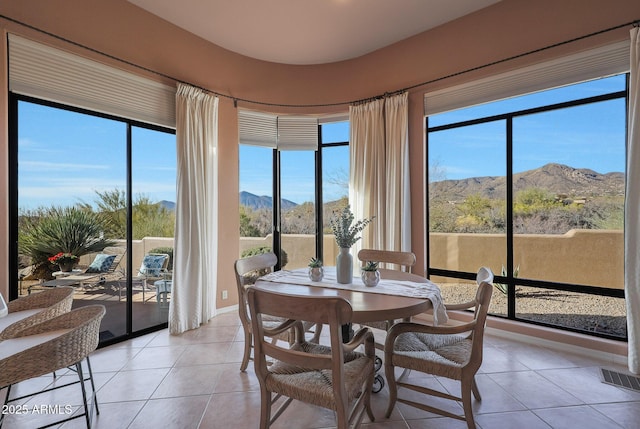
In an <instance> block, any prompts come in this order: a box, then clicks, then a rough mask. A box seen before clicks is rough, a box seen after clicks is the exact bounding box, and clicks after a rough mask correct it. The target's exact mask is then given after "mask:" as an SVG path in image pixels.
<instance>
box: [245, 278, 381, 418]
mask: <svg viewBox="0 0 640 429" xmlns="http://www.w3.org/2000/svg"><path fill="white" fill-rule="evenodd" d="M247 300H248V303H249V309H250V313H251V324H252V327H253V332H254V334H255V335H254V338H255V356H254V363H255V373H256V376H257V377H258V381H259V382H260V393H261V395H260V396H261V405H260V428H261V429H268V428H269V427H270V426H271V424H272V423H273V422H274V421H275V420H276V419H277V418H278V417H279V416H280V415H281V414H282V413H283V412H284V410H285V409H286V408H287V407H288V406H289V405H290V404H291V402H292V401H293V400H294V399H295V400H298V401H301V402H305V403H308V404H312V405H316V406H319V407H323V408H328V409H330V410H333V411H334V412H335V413H336V423H337V428H338V429H346V428H352V427H353V428H358V427H359V426H360V423H361V422H362V420H363V417H364V413H365V412H366V413H367V415H368V417H369V419H370V420H371V421H374V416H373V413H372V411H371V404H370V397H371V386H372V384H373V374H374V362H373V361H374V357H375V347H374V344H373V342H374V339H373V334H372V333H371V331H370V330H369V329H368V328H363V329H361V330H359V331H358V332H357V333H356V334H355V336H354V337H353V339H352V340H351V341H349V342H348V343H344V342H343V336H342V325H344V324H346V323H348V322H350V321H351V318H352V314H353V310H352V307H351V304H350V303H349V302H348V301H347V300H345V299H344V298H342V297H311V296H295V295H287V294H281V293H277V292H271V291H265V290H259V289H254V288H251V287H250V288H249V289H248V291H247ZM266 315H271V316H275V317H280V318H282V319H283V322H282V323H281V324H280V325H279V326H277V327H274V328H267V327H266V325H265V324H264V323H263V322H262V321H263V316H266ZM301 319H305V320H309V321H312V322H314V323H316V324H326V325H328V329H329V338H330V344H331V345H330V346H325V345H318V344H315V343H310V342H307V341H306V340H305V338H304V328H303V326H302V323H301V322H300V320H301ZM291 328H294V329H295V332H296V336H295V338H296V340H295V342H294V343H293V344H292V345H291V347H288V348H284V347H279V346H278V345H277V344H273V343H271V342H268V341H267V340H266V338H268V337H270V336H274V335H278V334H279V333H282V332H287V331H289V330H290V329H291ZM362 345H363V346H364V353H361V352H356V351H355V350H356V348H358V347H360V346H362ZM267 358H269V359H270V360H273V363H272V364H271V365H268V364H267ZM281 396H284V397H287V398H286V400H280V401H279V398H280V397H281ZM276 401H277V403H278V404H280V405H279V407H278V408H277V409H275V410H272V408H273V405H274V403H276ZM289 426H290V427H295V422H291V423H290V424H289Z"/></svg>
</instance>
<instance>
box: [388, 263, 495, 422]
mask: <svg viewBox="0 0 640 429" xmlns="http://www.w3.org/2000/svg"><path fill="white" fill-rule="evenodd" d="M484 274H486V273H483V275H482V276H479V278H480V277H482V278H485V279H491V278H493V275H492V274H491V275H490V276H488V275H484ZM492 292H493V285H492V284H491V283H489V282H486V281H481V282H480V284H479V286H478V289H477V291H476V295H475V299H474V300H472V301H469V302H467V303H463V304H455V305H447V310H448V311H451V310H463V309H470V310H473V312H474V315H473V319H472V320H471V321H470V322H468V323H463V324H461V325H453V326H430V325H421V324H416V323H410V322H403V323H398V324H395V325H394V326H393V327H392V328H391V329H390V330H389V332H388V333H387V339H386V342H385V374H386V376H387V381H388V383H389V407H388V408H387V417H388V416H390V415H391V412H392V411H393V408H394V406H395V403H396V401H397V402H402V403H405V404H408V405H411V406H413V407H416V408H420V409H422V410H425V411H429V412H432V413H436V414H440V415H443V416H447V417H452V418H455V419H459V420H463V421H466V423H467V427H468V428H469V429H475V427H476V426H475V422H474V419H473V410H472V406H471V396H472V394H473V396H475V398H476V399H477V400H480V399H481V397H480V391H479V390H478V386H477V385H476V382H475V375H476V373H477V371H478V369H479V368H480V365H481V364H482V349H483V338H484V328H485V322H486V318H487V312H488V309H489V304H490V302H491V294H492ZM396 367H401V368H405V369H410V370H415V371H420V372H423V373H426V374H431V375H436V376H440V377H446V378H450V379H453V380H458V381H460V387H461V396H459V397H457V396H454V395H450V394H449V393H446V392H441V391H437V390H434V389H430V388H427V387H424V386H421V385H416V384H411V383H409V382H408V381H403V379H402V376H401V377H400V378H399V379H398V380H396V378H395V368H396ZM403 374H404V373H403ZM398 387H404V388H407V389H410V390H413V391H417V392H420V393H424V394H426V395H433V396H437V397H440V398H445V399H450V400H453V401H458V402H462V408H463V410H464V415H457V414H453V413H452V412H450V411H446V410H443V409H441V408H436V407H435V406H432V405H427V404H426V403H420V402H415V400H407V399H403V398H398Z"/></svg>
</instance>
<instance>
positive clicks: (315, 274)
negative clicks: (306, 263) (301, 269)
mask: <svg viewBox="0 0 640 429" xmlns="http://www.w3.org/2000/svg"><path fill="white" fill-rule="evenodd" d="M323 277H324V268H322V267H309V279H311V281H312V282H319V281H320V280H322V278H323Z"/></svg>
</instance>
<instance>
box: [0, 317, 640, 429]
mask: <svg viewBox="0 0 640 429" xmlns="http://www.w3.org/2000/svg"><path fill="white" fill-rule="evenodd" d="M242 349H243V333H242V330H241V328H240V325H239V321H238V319H237V317H236V315H235V314H233V313H226V314H221V315H219V316H217V317H215V318H214V319H212V320H211V321H210V322H209V323H208V324H207V325H206V326H203V327H202V328H200V329H197V330H194V331H191V332H187V333H185V334H183V335H180V336H171V335H169V334H168V332H167V330H163V331H160V332H156V333H153V334H149V335H146V336H144V337H140V338H136V339H133V340H131V341H127V342H125V343H120V344H116V345H113V346H110V347H107V348H103V349H99V350H97V351H96V352H94V353H93V355H92V356H91V363H92V367H93V371H94V378H95V380H96V383H97V389H98V401H99V406H100V415H99V416H96V417H94V419H93V423H94V426H93V427H94V428H97V429H114V428H117V429H120V428H130V429H157V428H168V429H174V428H175V429H189V428H203V429H204V428H207V429H218V428H220V429H231V428H257V427H259V425H258V418H259V408H260V396H259V386H258V382H257V380H256V378H255V376H254V374H253V372H252V363H251V364H250V365H249V370H247V372H246V373H241V372H240V371H239V369H238V368H239V362H240V360H241V357H242ZM601 366H604V367H606V368H609V369H613V370H617V371H625V370H626V368H625V367H624V366H621V365H615V364H612V363H611V362H603V361H598V360H594V359H590V358H588V357H585V356H579V355H572V354H568V353H564V352H558V351H556V350H552V349H548V348H542V347H536V346H532V345H529V344H524V343H520V342H516V341H512V340H505V339H503V338H499V337H495V336H491V335H488V336H487V337H486V340H485V354H484V363H483V365H482V368H481V369H480V371H479V373H478V376H477V381H478V385H479V388H480V391H481V393H482V395H483V399H482V402H476V403H475V405H474V410H475V411H474V412H475V415H476V422H477V427H478V428H479V429H502V428H509V429H512V428H518V429H550V428H554V429H567V428H580V429H590V428H597V429H604V428H606V429H613V428H627V429H631V428H634V429H636V428H639V427H640V393H637V392H633V391H630V390H626V389H622V388H617V387H613V386H609V385H606V384H603V383H601V381H600V376H599V368H600V367H601ZM58 375H59V376H58V378H57V380H56V381H55V383H62V382H64V381H65V379H70V378H71V377H72V375H71V374H70V373H69V372H66V373H64V374H63V373H59V374H58ZM410 376H412V377H424V378H425V383H436V384H437V383H441V384H442V385H443V386H444V387H446V388H447V389H451V390H452V391H455V390H456V385H455V384H453V383H452V382H450V381H449V380H446V379H434V378H431V377H425V376H423V375H420V374H418V373H415V372H413V373H411V375H410ZM52 381H53V379H52V377H51V376H45V377H40V378H37V379H34V380H30V381H27V382H23V383H21V384H19V385H18V386H17V387H16V389H15V390H16V391H17V392H19V393H25V392H27V391H29V390H31V391H32V390H33V389H42V388H44V386H46V385H48V384H51V383H52ZM79 391H80V389H79V387H78V385H75V386H70V387H65V388H62V389H59V390H56V391H54V392H52V393H46V394H42V395H39V396H36V397H34V398H32V399H30V400H29V401H28V402H26V403H25V405H27V407H26V408H25V409H26V410H27V414H23V415H15V414H14V415H7V416H6V419H5V423H4V426H3V427H4V428H6V429H22V428H28V429H31V428H34V427H36V426H37V425H43V424H46V423H47V422H50V421H52V420H53V417H52V415H51V414H52V413H56V412H58V413H60V414H64V412H66V411H65V410H64V406H65V405H72V408H73V409H74V410H76V409H77V408H78V404H80V403H81V399H80V398H81V396H80V393H79ZM401 394H402V390H401ZM3 397H4V395H3V394H0V398H3ZM387 400H388V395H387V389H386V388H385V389H384V390H383V391H382V392H380V393H379V394H376V395H373V407H374V410H375V414H376V421H375V423H370V422H368V421H366V422H365V423H364V424H363V427H364V428H367V429H378V428H388V429H400V428H402V429H407V428H409V429H426V428H430V429H441V428H447V429H464V428H466V425H465V423H463V422H460V421H456V420H452V419H449V418H443V417H439V416H436V415H434V414H429V413H426V412H422V411H419V410H416V409H414V408H410V407H406V406H404V405H400V406H398V407H396V409H395V411H394V412H393V414H392V416H391V418H389V419H385V418H384V411H385V409H386V406H387ZM43 404H44V405H54V406H55V405H60V407H58V409H56V408H55V407H53V408H49V410H48V411H47V410H44V411H42V412H37V411H35V410H41V408H40V406H41V405H43ZM54 417H59V416H54ZM365 420H366V418H365ZM334 424H335V420H334V417H333V415H332V413H331V412H329V411H326V410H323V409H319V408H316V407H312V406H307V405H305V404H301V403H294V404H292V405H291V407H289V409H288V410H287V411H286V412H285V413H284V414H283V415H282V416H281V417H280V419H279V420H278V421H277V422H276V424H275V425H274V426H273V428H274V429H285V428H286V429H303V428H330V427H333V425H334ZM62 427H63V428H83V427H85V423H84V420H83V419H76V420H74V421H71V422H68V423H66V424H65V425H63V426H62Z"/></svg>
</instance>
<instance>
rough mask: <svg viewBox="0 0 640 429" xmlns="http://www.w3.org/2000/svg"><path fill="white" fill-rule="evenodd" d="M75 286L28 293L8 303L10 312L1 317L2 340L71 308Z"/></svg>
mask: <svg viewBox="0 0 640 429" xmlns="http://www.w3.org/2000/svg"><path fill="white" fill-rule="evenodd" d="M72 303H73V288H72V287H60V288H55V289H48V290H44V291H42V292H39V293H34V294H32V295H26V296H23V297H21V298H18V299H14V300H13V301H9V302H8V303H7V310H8V313H7V315H6V316H4V317H1V318H0V341H2V340H5V339H8V338H11V337H13V336H15V335H16V334H17V333H18V332H20V331H21V330H23V329H25V328H27V327H29V326H31V325H35V324H38V323H42V322H45V321H47V320H49V319H52V318H54V317H56V316H59V315H61V314H64V313H67V312H68V311H69V310H71V304H72Z"/></svg>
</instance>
